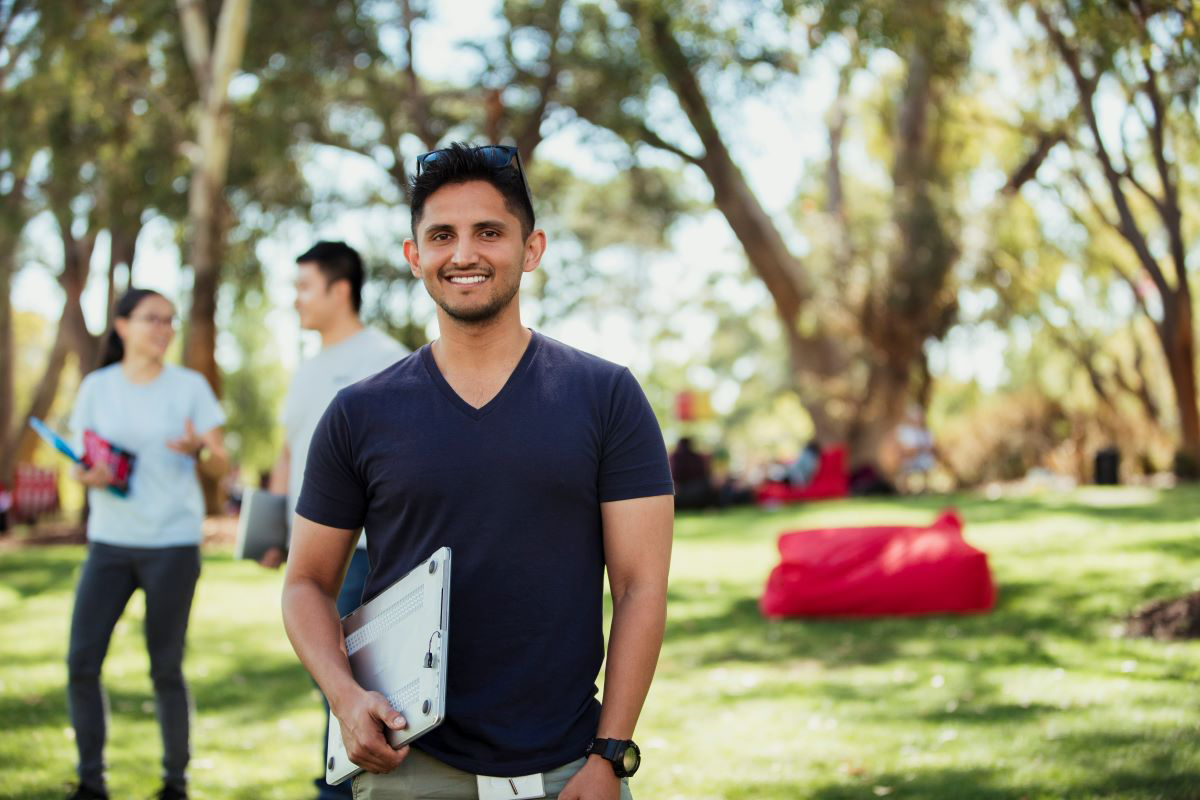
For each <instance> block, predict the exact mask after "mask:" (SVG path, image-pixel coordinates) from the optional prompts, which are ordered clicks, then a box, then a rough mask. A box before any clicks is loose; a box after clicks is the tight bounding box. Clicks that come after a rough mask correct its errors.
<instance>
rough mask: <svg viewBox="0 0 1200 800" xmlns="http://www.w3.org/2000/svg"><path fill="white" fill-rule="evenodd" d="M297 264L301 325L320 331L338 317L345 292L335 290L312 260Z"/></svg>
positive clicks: (297, 291)
mask: <svg viewBox="0 0 1200 800" xmlns="http://www.w3.org/2000/svg"><path fill="white" fill-rule="evenodd" d="M297 266H298V269H297V270H296V312H297V313H298V314H299V315H300V327H301V328H303V329H304V330H306V331H319V330H321V329H322V328H324V327H325V326H326V325H328V324H329V323H330V321H332V320H333V319H335V318H336V316H337V311H338V308H339V306H340V305H341V304H342V303H343V302H345V300H344V299H343V298H342V297H341V294H344V293H339V292H335V291H334V288H335V287H334V286H330V285H329V284H328V283H327V282H326V281H325V276H324V275H322V274H321V270H320V268H319V267H318V266H317V265H316V264H315V263H313V262H312V261H302V262H300V264H298V265H297ZM339 283H341V281H339ZM335 286H336V284H335Z"/></svg>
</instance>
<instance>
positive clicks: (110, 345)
mask: <svg viewBox="0 0 1200 800" xmlns="http://www.w3.org/2000/svg"><path fill="white" fill-rule="evenodd" d="M147 297H162V295H161V294H159V293H158V292H156V291H154V290H153V289H130V290H129V291H127V292H125V294H123V295H121V298H120V299H119V300H117V305H116V307H115V308H114V309H113V319H117V318H120V319H129V317H130V315H131V314H133V310H134V309H135V308H137V307H138V305H139V304H140V303H141V302H142V301H143V300H145V299H146V298H147ZM163 299H164V300H166V298H165V297H163ZM124 357H125V343H124V342H122V341H121V336H120V334H118V333H117V326H116V325H113V326H112V327H111V328H109V329H108V333H106V334H105V335H104V343H103V344H101V346H100V366H101V367H107V366H108V365H109V364H115V363H117V362H118V361H120V360H121V359H122V358H124Z"/></svg>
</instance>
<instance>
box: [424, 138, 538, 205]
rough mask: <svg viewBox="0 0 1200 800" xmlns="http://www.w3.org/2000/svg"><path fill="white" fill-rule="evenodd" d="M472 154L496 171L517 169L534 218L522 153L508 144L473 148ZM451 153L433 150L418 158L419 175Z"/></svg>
mask: <svg viewBox="0 0 1200 800" xmlns="http://www.w3.org/2000/svg"><path fill="white" fill-rule="evenodd" d="M470 149H471V152H473V153H478V154H479V155H481V156H483V158H484V161H485V162H486V163H487V165H488V166H489V167H491V168H492V169H495V170H501V169H509V168H512V169H515V170H516V171H517V174H518V175H520V176H521V186H523V187H524V188H525V205H527V206H528V207H529V216H530V217H531V218H532V217H533V193H532V192H530V191H529V181H528V180H526V178H525V169H524V167H522V166H521V152H520V151H519V150H517V148H515V147H513V146H511V145H507V144H485V145H483V146H482V147H472V148H470ZM449 152H450V151H449V150H448V149H446V148H443V149H441V150H431V151H429V152H428V153H422V154H421V155H419V156H417V175H418V176H420V174H421V173H422V172H424V171H425V167H427V166H428V165H430V164H432V163H433V162H435V161H437V160H438V159H439V158H442V157H443V156H445V155H446V154H448V153H449Z"/></svg>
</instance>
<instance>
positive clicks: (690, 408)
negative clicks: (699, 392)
mask: <svg viewBox="0 0 1200 800" xmlns="http://www.w3.org/2000/svg"><path fill="white" fill-rule="evenodd" d="M695 418H696V403H695V397H693V395H692V393H691V392H689V391H686V390H685V391H682V392H679V393H678V394H676V395H675V419H677V420H679V421H680V422H691V421H692V420H693V419H695Z"/></svg>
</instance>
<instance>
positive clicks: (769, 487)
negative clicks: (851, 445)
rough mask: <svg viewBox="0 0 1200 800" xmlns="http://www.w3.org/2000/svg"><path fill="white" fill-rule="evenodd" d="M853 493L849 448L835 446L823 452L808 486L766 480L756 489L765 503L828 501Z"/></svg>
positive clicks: (756, 495)
mask: <svg viewBox="0 0 1200 800" xmlns="http://www.w3.org/2000/svg"><path fill="white" fill-rule="evenodd" d="M849 492H850V479H849V477H848V476H847V474H846V448H844V447H842V446H841V445H836V444H835V445H831V446H829V447H826V448H825V449H824V450H822V451H821V460H820V462H818V464H817V471H816V472H814V473H813V477H812V480H811V481H809V482H808V483H807V484H806V485H805V486H792V485H791V484H790V483H786V482H783V483H780V482H774V481H772V482H770V483H764V484H762V485H761V486H759V487H758V489H756V490H755V492H754V499H755V500H756V501H757V502H758V504H759V505H760V506H761V505H773V504H778V503H795V502H799V501H801V500H827V499H830V498H833V497H845V496H846V495H847V494H849Z"/></svg>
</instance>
